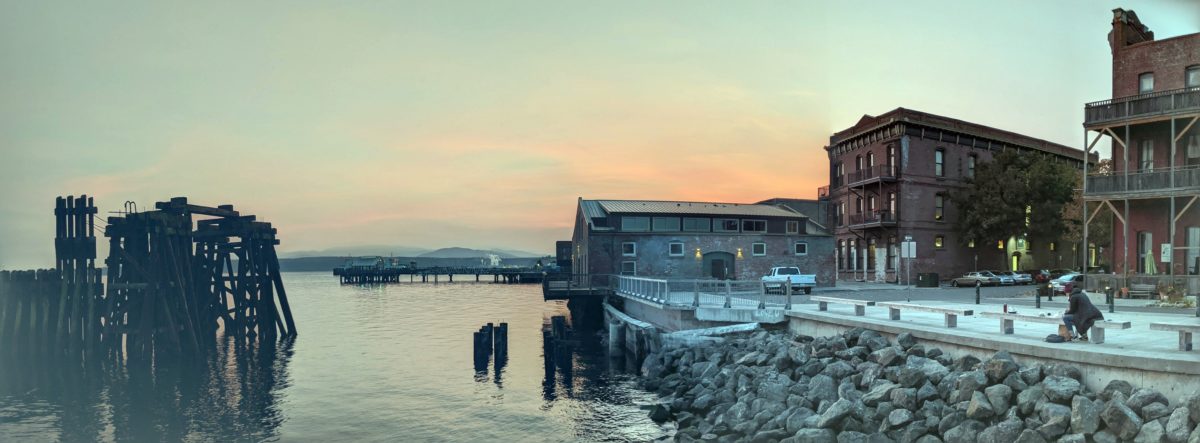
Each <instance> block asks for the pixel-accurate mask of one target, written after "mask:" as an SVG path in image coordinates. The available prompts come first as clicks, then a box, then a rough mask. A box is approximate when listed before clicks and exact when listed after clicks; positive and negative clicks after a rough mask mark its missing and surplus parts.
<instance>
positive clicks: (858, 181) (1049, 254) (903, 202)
mask: <svg viewBox="0 0 1200 443" xmlns="http://www.w3.org/2000/svg"><path fill="white" fill-rule="evenodd" d="M825 150H826V151H827V153H828V155H829V165H830V166H829V183H830V184H829V186H828V187H825V188H821V189H819V190H818V196H819V197H820V198H821V199H823V200H826V201H828V202H829V204H830V206H831V209H830V215H831V217H830V218H831V219H830V220H828V221H826V223H827V224H828V225H829V226H831V227H832V229H833V230H834V237H835V248H836V256H835V262H836V265H837V269H838V272H837V278H838V279H840V280H860V281H862V280H866V281H880V282H883V281H886V282H897V281H898V280H897V278H898V277H899V278H900V280H903V279H904V276H905V269H904V268H901V260H900V242H902V241H904V240H905V238H906V237H911V238H912V240H913V241H915V242H916V243H917V251H916V258H915V259H913V261H912V273H911V275H910V277H911V278H912V279H913V280H914V281H915V280H916V278H917V275H916V274H917V273H937V274H938V277H939V278H940V279H942V280H945V279H949V278H952V277H955V276H958V275H961V274H963V273H965V272H969V271H972V270H974V269H1007V270H1021V269H1030V268H1039V269H1044V268H1060V267H1070V268H1074V267H1076V266H1078V264H1079V263H1078V260H1077V257H1076V255H1078V254H1074V253H1073V252H1072V248H1073V246H1072V245H1069V244H1060V242H1049V243H1047V244H1043V245H1036V244H1030V243H1029V242H1027V241H1025V239H1024V238H1010V239H997V240H996V241H994V242H990V243H989V244H963V243H962V242H960V241H959V238H958V234H957V232H956V229H955V222H956V220H957V218H958V210H957V209H956V208H954V207H953V205H952V204H951V202H950V194H951V193H952V192H953V191H954V190H955V189H959V188H962V187H964V186H965V185H966V183H967V182H966V180H967V179H968V178H970V177H973V176H974V173H975V168H976V167H977V166H979V165H980V164H982V163H984V162H988V161H991V159H992V157H993V155H994V154H996V153H999V152H1002V151H1005V150H1018V151H1024V152H1028V153H1031V154H1035V155H1039V156H1041V157H1042V158H1043V159H1044V161H1056V162H1066V163H1068V164H1070V165H1071V166H1072V167H1074V168H1077V169H1080V170H1082V169H1083V159H1084V154H1083V151H1080V150H1078V149H1074V148H1071V147H1068V146H1064V145H1060V144H1057V143H1051V142H1048V141H1045V140H1041V139H1037V138H1033V137H1029V136H1025V135H1021V134H1017V133H1013V132H1009V131H1004V130H1000V129H995V128H991V127H988V126H984V125H980V124H976V123H970V122H966V121H962V120H957V119H953V118H949V117H942V116H938V115H934V114H929V113H925V112H919V111H914V110H911V109H905V108H896V109H894V110H892V111H888V112H886V113H884V114H881V115H879V116H870V115H864V116H863V117H862V118H861V119H860V120H859V121H858V123H856V124H855V125H854V126H852V127H850V128H847V129H845V130H843V131H840V132H837V133H835V134H833V135H832V136H830V137H829V145H828V146H826V147H825Z"/></svg>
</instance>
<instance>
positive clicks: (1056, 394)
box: [1042, 375, 1080, 404]
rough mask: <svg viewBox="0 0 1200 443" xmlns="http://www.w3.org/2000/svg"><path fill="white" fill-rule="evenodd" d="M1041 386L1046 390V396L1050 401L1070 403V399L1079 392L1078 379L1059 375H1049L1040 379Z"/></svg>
mask: <svg viewBox="0 0 1200 443" xmlns="http://www.w3.org/2000/svg"><path fill="white" fill-rule="evenodd" d="M1042 387H1043V388H1044V389H1045V391H1046V398H1048V399H1050V401H1052V402H1055V403H1061V404H1070V403H1071V399H1072V398H1074V397H1075V394H1078V393H1079V387H1080V385H1079V380H1075V379H1073V378H1069V377H1063V376H1061V375H1051V376H1049V377H1046V379H1045V380H1042Z"/></svg>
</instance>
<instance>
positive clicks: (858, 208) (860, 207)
mask: <svg viewBox="0 0 1200 443" xmlns="http://www.w3.org/2000/svg"><path fill="white" fill-rule="evenodd" d="M854 209H855V210H856V211H857V213H859V214H862V212H863V200H862V197H859V198H858V200H857V201H856V205H855V207H854Z"/></svg>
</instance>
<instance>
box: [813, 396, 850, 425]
mask: <svg viewBox="0 0 1200 443" xmlns="http://www.w3.org/2000/svg"><path fill="white" fill-rule="evenodd" d="M851 412H854V403H851V402H850V401H849V400H846V399H840V400H838V401H835V402H833V404H832V405H830V406H829V408H828V409H826V410H825V412H823V413H821V417H820V418H819V419H817V427H818V428H826V429H828V428H833V427H835V426H837V425H838V424H840V423H841V422H842V419H844V418H846V417H847V416H849V415H850V413H851Z"/></svg>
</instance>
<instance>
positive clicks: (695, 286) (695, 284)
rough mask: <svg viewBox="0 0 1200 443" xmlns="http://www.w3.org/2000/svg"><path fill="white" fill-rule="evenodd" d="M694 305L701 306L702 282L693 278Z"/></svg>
mask: <svg viewBox="0 0 1200 443" xmlns="http://www.w3.org/2000/svg"><path fill="white" fill-rule="evenodd" d="M692 306H696V307H699V306H700V282H699V281H696V280H692Z"/></svg>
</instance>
